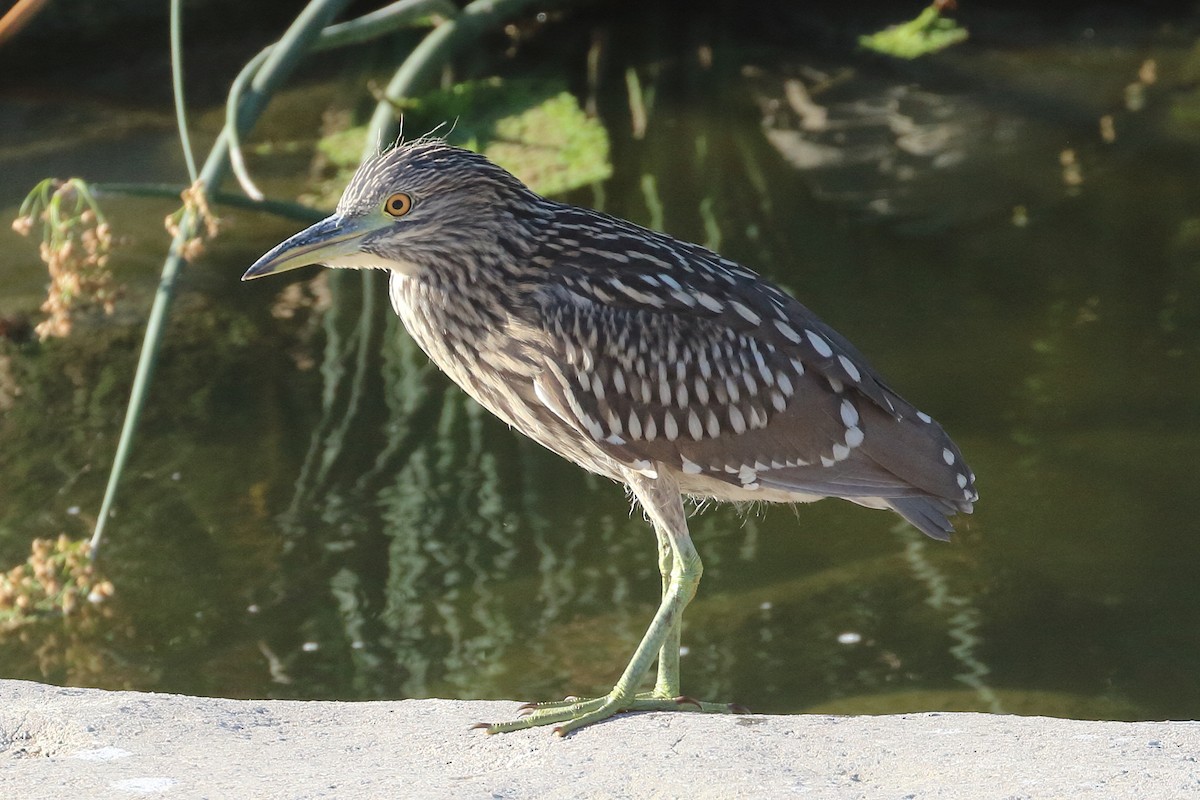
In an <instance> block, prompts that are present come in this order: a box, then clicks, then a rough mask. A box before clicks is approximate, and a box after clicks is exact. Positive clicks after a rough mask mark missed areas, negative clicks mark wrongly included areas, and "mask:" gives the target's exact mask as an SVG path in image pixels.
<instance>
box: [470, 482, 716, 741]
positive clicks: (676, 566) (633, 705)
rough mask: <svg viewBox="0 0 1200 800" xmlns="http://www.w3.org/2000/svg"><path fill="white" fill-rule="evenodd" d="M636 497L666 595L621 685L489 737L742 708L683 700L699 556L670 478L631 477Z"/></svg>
mask: <svg viewBox="0 0 1200 800" xmlns="http://www.w3.org/2000/svg"><path fill="white" fill-rule="evenodd" d="M626 481H627V482H628V484H629V487H630V489H632V491H633V494H634V496H635V497H636V498H637V499H638V501H639V502H640V503H641V504H642V507H643V508H645V510H646V514H647V515H648V516H649V517H650V521H651V523H653V525H654V529H655V532H656V533H657V535H658V539H659V566H660V568H662V570H663V595H662V602H661V603H660V604H659V607H658V611H657V612H656V613H655V615H654V619H653V620H652V621H651V622H650V627H649V628H648V629H647V630H646V633H645V635H644V636H643V637H642V641H641V643H640V644H638V647H637V650H635V651H634V654H633V658H632V659H630V661H629V665H628V666H627V667H625V671H624V672H623V673H622V674H621V677H620V678H619V679H618V680H617V683H616V685H615V686H614V687H613V688H612V691H610V692H609V693H608V694H607V695H605V696H604V697H598V698H594V699H591V700H566V701H562V702H554V703H537V704H531V705H528V706H525V707H524V708H523V711H524V712H525V716H523V717H522V718H520V719H517V720H514V721H512V722H502V723H495V724H488V723H480V724H479V725H477V726H476V727H481V728H486V729H487V731H488V733H503V732H506V731H514V730H520V729H522V728H532V727H534V726H538V725H551V724H557V727H555V729H554V730H555V732H556V733H558V734H559V735H566V734H568V733H570V732H571V731H574V730H577V729H579V728H582V727H583V726H585V725H590V724H592V723H593V722H599V721H600V720H602V719H607V718H608V717H611V716H612V715H613V714H616V713H618V712H620V711H670V710H686V711H708V712H719V713H731V712H734V711H737V710H739V709H738V707H735V706H729V705H725V704H721V703H700V702H698V701H695V700H692V699H690V698H683V697H679V696H678V695H679V631H680V621H681V619H682V617H683V609H684V608H685V607H686V606H687V604H688V603H689V602H690V601H691V599H692V597H694V596H695V594H696V586H697V585H698V584H699V582H700V574H701V572H702V570H703V568H702V566H701V564H700V556H699V555H698V554H697V553H696V548H695V547H694V546H693V545H692V540H691V537H690V536H689V535H688V529H687V518H686V516H685V515H684V513H683V500H682V498H681V497H680V495H679V486H678V484H676V482H675V481H674V480H672V479H670V478H668V477H660V478H647V477H645V476H643V475H640V474H638V473H633V472H629V473H627V474H626ZM656 658H657V659H658V660H659V673H658V680H657V681H656V683H655V688H654V691H653V692H647V693H642V694H638V693H637V689H638V687H639V686H640V685H641V682H642V680H643V678H645V676H646V673H648V672H649V671H650V665H651V664H653V663H654V661H655V659H656Z"/></svg>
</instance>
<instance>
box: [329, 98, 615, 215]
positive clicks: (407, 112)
mask: <svg viewBox="0 0 1200 800" xmlns="http://www.w3.org/2000/svg"><path fill="white" fill-rule="evenodd" d="M398 110H399V111H400V112H401V113H403V115H404V129H405V130H406V131H409V132H410V133H412V132H421V133H424V132H426V131H433V132H434V135H442V136H444V137H445V139H446V141H448V142H450V143H451V144H454V145H458V146H459V147H465V148H466V149H468V150H473V151H475V152H477V153H482V154H483V155H485V156H487V157H488V158H489V159H491V160H492V161H494V162H495V163H497V164H499V165H500V166H502V167H504V168H505V169H507V170H508V171H509V172H511V173H513V174H514V175H516V176H517V177H518V178H520V179H521V181H523V182H524V183H525V184H526V185H527V186H529V187H530V188H531V189H533V190H534V191H535V192H538V193H539V194H544V195H555V194H562V193H563V192H567V191H570V190H572V189H578V188H579V187H581V186H588V185H590V184H593V183H595V182H597V181H602V180H605V179H606V178H608V177H609V176H610V175H612V164H611V163H610V161H609V143H608V133H607V131H605V129H604V126H602V125H601V124H600V122H599V121H598V120H596V119H593V118H591V117H589V116H588V115H587V114H585V113H584V111H583V109H581V108H580V107H579V102H578V101H577V100H576V99H575V96H574V95H572V94H571V93H570V92H568V91H566V90H565V89H564V88H563V86H562V85H561V84H559V83H557V82H553V81H537V80H512V81H505V80H500V79H499V78H491V79H488V80H482V81H468V82H465V83H460V84H457V85H455V86H453V87H451V88H450V89H445V90H439V91H436V92H431V93H429V94H427V95H424V96H423V97H420V98H416V99H413V100H409V101H406V102H405V103H403V104H402V105H401V106H400V107H399V109H398ZM365 136H366V128H365V127H356V128H351V129H349V130H346V131H342V132H339V133H335V134H332V135H330V136H326V137H325V138H323V139H322V140H321V141H320V143H319V144H318V147H319V149H320V150H321V152H322V153H323V154H324V155H325V156H326V157H327V158H328V159H329V160H330V161H331V162H333V163H334V164H336V165H337V166H338V167H340V168H343V169H346V170H352V169H354V167H356V166H357V165H358V160H359V156H360V154H361V153H362V146H363V141H364V137H365Z"/></svg>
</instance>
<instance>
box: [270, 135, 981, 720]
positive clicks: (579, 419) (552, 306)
mask: <svg viewBox="0 0 1200 800" xmlns="http://www.w3.org/2000/svg"><path fill="white" fill-rule="evenodd" d="M395 192H403V193H405V196H406V198H408V199H410V204H411V210H410V211H408V212H406V213H405V214H404V215H403V216H402V217H401V218H397V219H387V218H383V215H382V214H381V212H380V209H381V207H382V206H383V204H384V203H385V201H387V199H388V198H389V196H393V193H395ZM322 226H324V227H322ZM314 231H315V233H313V232H314ZM334 240H336V246H330V247H326V248H325V249H324V250H323V249H321V248H322V247H325V245H324V244H323V242H326V241H334ZM351 245H353V247H351ZM314 260H323V261H325V262H326V263H328V264H329V265H330V266H335V267H339V266H340V267H354V268H362V267H375V268H381V269H388V270H390V271H391V283H390V295H391V301H392V305H393V307H394V308H395V310H396V312H397V313H398V314H399V315H400V317H401V319H402V320H403V322H404V324H405V326H406V327H407V329H408V330H409V332H410V333H411V334H412V335H413V337H414V338H415V339H416V341H417V342H418V344H419V345H420V346H421V347H422V348H423V349H424V350H425V352H426V353H428V354H429V356H430V358H431V359H432V360H433V361H434V362H435V363H436V364H437V365H438V366H439V367H441V368H442V369H443V370H444V371H445V372H446V373H447V374H448V375H449V376H450V377H451V378H452V379H453V380H454V381H455V382H456V383H458V384H459V385H460V386H462V387H463V388H464V389H465V390H466V391H467V392H468V393H469V394H470V395H471V396H472V397H474V398H475V399H476V400H478V401H479V402H480V403H481V404H482V405H483V406H485V407H486V408H488V409H489V410H490V411H492V412H493V413H494V414H496V415H497V416H499V417H500V418H501V419H503V420H504V421H506V422H507V423H509V424H510V425H511V426H513V427H514V428H516V429H517V430H519V431H520V432H522V433H524V434H525V435H526V436H529V437H530V438H532V439H534V440H535V441H537V442H539V443H541V444H542V445H544V446H546V447H548V448H549V449H551V450H553V451H554V452H556V453H559V454H560V455H562V456H563V457H565V458H567V459H569V460H571V461H574V462H575V463H577V464H579V465H580V466H582V467H584V468H586V469H589V470H591V471H593V472H596V473H599V474H601V475H605V476H607V477H609V478H612V479H614V480H617V481H622V482H624V483H627V484H629V485H630V486H631V487H632V488H633V490H634V493H635V495H637V497H638V498H639V499H640V500H642V502H643V504H644V505H645V504H646V503H647V502H649V503H652V504H655V503H657V504H659V505H662V506H663V508H659V509H657V510H658V511H660V512H663V513H661V514H659V515H658V516H656V515H655V514H654V513H653V512H654V511H655V509H653V508H648V509H647V510H648V511H650V512H652V513H651V516H652V519H654V520H655V523H656V526H657V528H658V532H659V535H660V541H666V540H669V542H670V544H671V545H672V546H673V547H675V546H677V545H679V544H680V542H681V541H683V540H684V539H686V537H687V530H686V523H684V522H682V520H680V522H671V521H663V519H660V517H663V518H666V517H670V514H667V513H665V512H666V511H669V510H670V509H666V505H672V506H673V505H674V504H675V503H677V500H675V501H671V502H668V501H666V500H653V499H651V500H648V499H647V498H652V497H659V496H662V497H670V496H675V497H676V498H677V495H678V492H680V491H682V492H684V493H686V494H691V495H696V496H699V497H712V498H715V499H718V500H767V501H779V502H807V501H811V500H816V499H819V498H821V497H841V498H845V499H847V500H851V501H853V502H855V503H859V504H861V505H865V506H871V507H879V508H887V507H890V508H892V509H894V510H895V511H897V512H899V513H900V514H901V515H903V516H904V517H905V518H906V519H907V520H908V521H909V522H911V523H912V524H913V525H915V526H916V527H917V528H919V529H920V530H922V531H923V532H925V533H926V534H928V535H930V536H933V537H935V538H939V539H945V538H948V534H949V532H950V531H951V530H952V527H951V525H950V523H949V521H948V519H947V517H948V516H949V515H952V514H955V513H969V512H970V511H971V510H972V504H973V502H974V501H975V500H976V499H977V497H978V495H977V493H976V491H975V486H974V475H973V474H972V473H971V472H970V470H969V469H968V468H967V466H966V464H965V463H964V461H963V458H962V455H961V453H960V452H959V450H958V448H957V447H956V446H955V445H954V443H953V442H952V441H951V440H950V439H949V437H948V436H947V435H946V434H945V432H944V431H943V430H942V428H941V427H940V426H939V425H938V424H937V423H936V422H934V421H933V420H932V419H931V418H930V417H929V416H928V415H926V414H924V413H922V412H919V411H918V410H917V409H916V408H915V407H913V406H912V405H911V404H909V403H908V402H906V401H905V400H904V399H902V398H901V397H900V396H899V395H897V394H896V393H895V392H894V391H893V390H891V389H890V388H889V387H888V386H887V385H886V384H885V383H884V382H883V381H882V379H881V378H880V376H879V375H878V373H876V372H875V370H874V369H872V368H871V367H870V365H868V364H867V363H866V361H865V359H864V358H863V357H862V355H861V354H860V353H859V352H858V351H857V350H855V349H854V347H853V346H852V345H851V344H850V343H849V342H848V341H846V340H845V339H844V338H843V337H842V336H841V335H839V334H838V333H837V332H836V331H834V330H833V329H832V328H830V327H829V326H828V325H826V324H825V323H824V322H822V321H821V320H820V319H819V318H818V317H816V315H814V314H813V313H812V312H811V311H809V310H808V309H807V308H805V307H804V306H803V305H801V304H800V303H799V302H797V301H796V300H795V299H793V298H791V297H790V296H788V295H787V294H785V293H784V292H783V291H781V290H780V289H779V288H777V287H776V286H774V285H772V284H771V283H770V282H769V281H766V280H764V279H763V278H762V277H760V276H758V275H756V274H755V273H754V272H752V271H751V270H749V269H747V268H745V267H743V266H741V265H739V264H736V263H734V262H732V261H729V260H727V259H724V258H722V257H721V256H719V255H717V254H716V253H713V252H712V251H710V250H707V249H705V248H703V247H700V246H698V245H694V244H687V243H684V242H681V241H679V240H676V239H673V238H671V237H669V236H666V235H664V234H661V233H656V232H654V231H650V230H647V229H645V228H642V227H639V226H637V225H634V224H632V223H629V222H626V221H624V220H620V219H616V218H614V217H610V216H607V215H604V214H600V213H597V212H595V211H589V210H585V209H581V208H576V207H573V206H569V205H565V204H562V203H558V202H554V201H551V200H547V199H544V198H542V197H539V196H538V195H536V194H534V193H533V192H531V191H530V190H528V189H527V188H526V187H525V186H524V185H522V184H521V183H520V182H519V181H517V180H516V179H515V178H514V177H512V176H511V175H510V174H508V173H507V172H505V171H504V170H502V169H501V168H499V167H497V166H495V165H494V164H492V163H491V162H489V161H488V160H487V159H485V158H483V157H482V156H479V155H477V154H474V153H469V152H467V151H463V150H459V149H457V148H453V147H450V146H448V145H446V144H444V143H443V142H440V141H436V140H424V141H418V142H415V143H413V144H410V145H407V146H402V147H399V148H397V149H394V150H392V151H390V152H387V153H384V154H382V155H380V156H379V157H377V158H374V159H371V160H369V161H368V162H366V163H365V164H364V165H363V166H362V167H361V168H360V169H359V171H358V172H357V174H356V175H355V176H354V178H353V179H352V180H351V182H350V185H349V187H348V188H347V190H346V192H345V194H344V196H343V198H342V200H341V202H340V203H339V204H338V208H337V212H336V213H335V215H334V217H332V218H331V219H330V220H327V221H326V222H324V223H319V224H318V225H317V226H314V228H312V229H310V231H306V232H304V233H301V234H298V235H297V236H296V237H293V238H292V239H289V240H288V241H287V242H284V243H283V244H282V245H280V246H279V247H278V248H276V249H275V250H273V251H272V252H271V253H268V254H267V255H266V256H264V257H263V258H262V259H260V261H259V262H258V263H257V264H256V265H255V266H254V267H252V268H251V269H250V270H249V271H248V272H247V277H256V276H258V275H261V274H267V273H269V272H273V271H279V270H281V269H289V268H291V267H294V266H300V265H302V264H303V263H312V262H313V261H314ZM672 492H674V495H672ZM671 527H674V528H682V529H681V530H674V531H668V530H665V529H666V528H671ZM664 537H666V538H665V539H664ZM682 546H684V547H685V549H686V548H690V544H687V543H686V542H685V543H684V545H682ZM676 557H677V559H678V558H680V556H679V554H678V552H677V553H676ZM683 560H684V561H686V560H687V559H686V558H685V559H683ZM698 567H699V564H698V561H697V562H696V569H697V575H698ZM682 602H683V604H686V600H683V601H682ZM667 604H668V599H667V598H666V597H664V608H666V607H667ZM677 611H679V612H681V611H682V605H679V607H678V609H677ZM660 613H661V612H660ZM677 616H678V614H676V617H677ZM672 624H674V625H676V626H677V625H678V620H677V619H675V620H674V622H673V623H672ZM676 633H677V631H676ZM648 635H649V634H648ZM659 644H660V645H661V643H659ZM664 652H665V651H664ZM636 659H637V657H636V656H635V661H636ZM633 666H634V665H633V664H631V668H632V667H633ZM646 666H648V664H647V665H646ZM660 682H661V665H660ZM618 688H620V686H618ZM614 691H616V689H614ZM610 699H611V696H610ZM610 705H611V703H610ZM537 713H542V712H540V711H539V712H537ZM610 713H611V711H610ZM562 719H568V722H569V723H570V721H571V720H574V719H575V717H569V718H567V717H562V716H561V713H559V718H557V719H555V720H548V721H561V720H562ZM539 721H543V720H539ZM586 721H591V720H590V719H589V720H586ZM586 721H585V722H586ZM501 729H507V728H504V727H503V726H501Z"/></svg>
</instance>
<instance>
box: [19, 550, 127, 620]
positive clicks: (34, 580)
mask: <svg viewBox="0 0 1200 800" xmlns="http://www.w3.org/2000/svg"><path fill="white" fill-rule="evenodd" d="M112 593H113V585H112V582H110V581H108V580H105V579H104V578H102V577H100V576H99V575H98V574H97V572H96V568H95V566H94V565H93V564H92V561H91V559H89V558H88V542H87V541H86V540H82V541H75V540H73V539H70V538H68V537H67V535H66V534H63V535H61V536H59V537H58V539H34V540H33V546H32V552H31V554H30V556H29V558H28V559H27V560H26V561H25V563H24V564H20V565H18V566H16V567H13V568H12V569H10V570H9V571H8V572H6V573H0V631H3V630H11V629H14V628H18V627H20V626H21V625H23V624H25V623H26V622H29V621H32V620H33V619H35V618H37V617H39V616H42V615H45V614H54V613H61V614H62V615H64V616H66V617H70V616H71V615H72V614H74V613H76V612H77V611H79V610H80V609H81V608H83V607H85V606H86V605H88V604H91V605H98V604H100V603H102V602H104V601H105V600H106V599H108V598H109V597H110V596H112Z"/></svg>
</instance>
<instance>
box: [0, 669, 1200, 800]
mask: <svg viewBox="0 0 1200 800" xmlns="http://www.w3.org/2000/svg"><path fill="white" fill-rule="evenodd" d="M515 708H516V705H515V704H514V703H509V702H461V701H448V700H404V701H397V702H369V703H368V702H365V703H338V702H300V701H275V700H262V701H255V700H251V701H246V700H222V699H213V698H203V697H183V696H179V695H167V694H144V693H140V692H107V691H100V690H94V689H67V688H59V687H53V686H44V685H41V684H37V683H27V682H23V681H0V798H22V800H41V799H42V798H46V799H47V800H49V799H50V798H54V800H60V799H61V798H66V797H85V798H109V797H112V798H126V797H138V796H154V797H165V798H166V797H169V798H205V797H208V798H257V799H258V800H270V799H271V798H333V797H337V798H341V797H347V798H404V797H418V798H441V797H453V798H476V797H477V798H543V797H561V798H570V797H588V798H590V797H597V798H608V797H614V798H620V797H629V798H639V800H640V798H721V799H722V800H725V799H727V798H740V797H745V798H775V797H781V798H782V797H795V796H804V797H810V798H839V799H840V798H896V799H897V800H899V799H900V798H970V800H979V799H981V798H1005V799H1006V800H1007V799H1014V800H1015V798H1072V800H1075V799H1078V798H1198V797H1200V762H1198V761H1197V759H1198V758H1200V723H1197V722H1137V723H1123V722H1081V721H1076V720H1065V719H1050V718H1044V717H1012V716H990V715H985V714H906V715H900V716H885V717H834V716H817V715H804V716H789V717H773V716H757V715H748V716H708V715H699V714H640V715H630V716H624V717H620V718H617V719H615V720H610V721H608V722H606V723H603V724H600V725H596V726H593V727H591V728H587V729H584V730H583V731H580V732H578V733H576V734H575V735H574V736H571V737H568V738H566V739H560V738H558V737H556V736H553V735H551V733H550V732H549V731H548V730H546V729H535V730H532V731H522V732H519V733H514V734H507V735H504V736H486V735H484V734H483V732H482V731H479V730H471V729H470V725H471V724H472V723H474V722H477V721H479V720H495V719H507V718H509V717H511V715H512V714H513V712H514V711H515Z"/></svg>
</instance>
